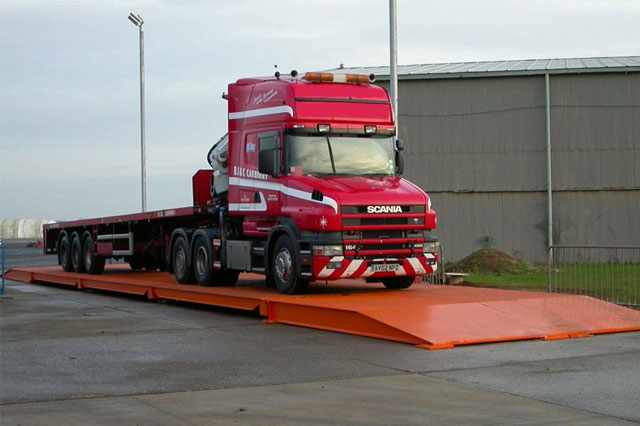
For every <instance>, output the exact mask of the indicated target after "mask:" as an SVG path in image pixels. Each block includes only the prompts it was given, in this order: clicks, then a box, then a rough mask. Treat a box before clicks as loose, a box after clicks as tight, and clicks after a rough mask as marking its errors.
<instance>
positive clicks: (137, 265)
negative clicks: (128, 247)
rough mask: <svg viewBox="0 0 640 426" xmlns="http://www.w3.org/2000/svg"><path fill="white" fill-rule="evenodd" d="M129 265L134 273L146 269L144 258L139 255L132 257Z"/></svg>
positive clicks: (128, 261)
mask: <svg viewBox="0 0 640 426" xmlns="http://www.w3.org/2000/svg"><path fill="white" fill-rule="evenodd" d="M127 263H128V264H129V266H130V267H131V269H133V270H134V271H139V270H140V269H142V268H144V258H143V257H142V256H139V255H134V256H131V257H130V258H129V260H127Z"/></svg>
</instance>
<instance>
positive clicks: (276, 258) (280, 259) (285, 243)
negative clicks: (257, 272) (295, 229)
mask: <svg viewBox="0 0 640 426" xmlns="http://www.w3.org/2000/svg"><path fill="white" fill-rule="evenodd" d="M273 253H274V255H273V257H272V260H271V274H272V276H273V283H274V284H275V287H276V288H277V289H278V290H279V291H280V293H284V294H300V293H304V292H305V291H306V290H307V287H308V286H309V281H306V280H303V279H301V278H300V277H298V271H299V270H300V265H298V257H297V256H296V250H295V247H294V244H293V241H291V237H289V236H288V235H286V234H284V235H281V236H280V237H279V238H278V240H277V241H276V244H275V246H274V250H273Z"/></svg>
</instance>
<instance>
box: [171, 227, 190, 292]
mask: <svg viewBox="0 0 640 426" xmlns="http://www.w3.org/2000/svg"><path fill="white" fill-rule="evenodd" d="M188 253H189V243H187V240H185V239H184V238H183V237H178V238H177V239H176V241H175V242H174V243H173V252H172V254H171V259H172V261H173V262H172V263H173V273H174V274H175V275H176V281H178V282H179V283H180V284H193V271H192V270H191V268H190V267H189V255H188Z"/></svg>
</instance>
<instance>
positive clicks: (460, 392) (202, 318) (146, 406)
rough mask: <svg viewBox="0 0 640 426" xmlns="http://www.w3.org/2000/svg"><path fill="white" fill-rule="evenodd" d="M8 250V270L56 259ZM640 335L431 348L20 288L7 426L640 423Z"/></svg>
mask: <svg viewBox="0 0 640 426" xmlns="http://www.w3.org/2000/svg"><path fill="white" fill-rule="evenodd" d="M25 245H26V244H25V243H24V242H23V241H10V242H8V243H7V266H9V267H11V266H48V265H52V264H55V257H54V256H43V255H42V253H41V250H40V249H37V248H26V247H25ZM639 395H640V333H621V334H612V335H601V336H594V337H590V338H586V339H570V340H561V341H551V342H542V341H523V342H512V343H499V344H486V345H474V346H463V347H457V348H455V349H451V350H443V351H427V350H420V349H416V348H414V347H412V346H410V345H405V344H400V343H393V342H387V341H382V340H376V339H369V338H365V337H358V336H350V335H344V334H337V333H330V332H324V331H318V330H311V329H305V328H299V327H292V326H286V325H267V324H263V322H262V319H261V318H260V317H259V316H257V315H255V314H247V313H241V312H236V311H232V310H226V309H216V308H208V307H200V306H196V305H191V304H186V303H173V302H153V301H148V300H146V299H143V298H138V297H129V296H122V295H116V294H109V293H105V292H95V291H76V290H72V289H69V288H66V287H60V286H55V285H40V284H35V285H26V284H22V283H16V282H11V281H7V283H6V292H5V295H4V297H2V298H0V424H1V425H21V426H26V425H65V426H66V425H87V424H92V425H116V424H117V425H205V424H273V425H282V424H330V423H331V424H348V425H369V424H509V425H512V424H527V425H528V424H554V423H555V424H576V425H578V424H580V425H582V424H584V425H587V424H593V425H596V424H597V425H602V424H618V423H619V424H629V423H630V422H640V406H639V404H638V403H639V402H640V397H639Z"/></svg>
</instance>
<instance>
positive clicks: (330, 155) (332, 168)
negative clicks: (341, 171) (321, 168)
mask: <svg viewBox="0 0 640 426" xmlns="http://www.w3.org/2000/svg"><path fill="white" fill-rule="evenodd" d="M327 146H328V147H329V158H331V170H333V173H334V174H335V172H336V163H335V162H334V161H333V150H332V149H331V141H330V140H329V136H327Z"/></svg>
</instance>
